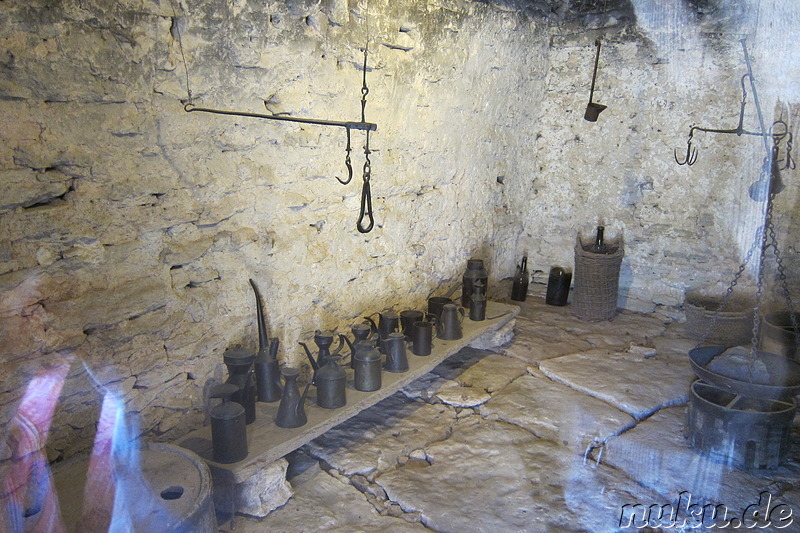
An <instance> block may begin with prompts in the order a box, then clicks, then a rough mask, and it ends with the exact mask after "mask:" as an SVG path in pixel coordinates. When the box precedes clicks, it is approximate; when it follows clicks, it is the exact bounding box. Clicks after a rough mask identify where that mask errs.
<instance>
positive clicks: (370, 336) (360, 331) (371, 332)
mask: <svg viewBox="0 0 800 533" xmlns="http://www.w3.org/2000/svg"><path fill="white" fill-rule="evenodd" d="M350 331H352V332H353V341H352V342H351V341H350V339H348V338H347V336H346V335H344V334H342V333H340V334H339V338H340V339H341V340H342V341H344V342H345V343H347V346H348V347H349V348H350V368H355V356H356V346H358V343H359V342H367V343H370V344H372V345H373V346H374V345H375V343H376V342H377V328H373V327H372V325H371V324H370V323H369V322H366V321H365V322H361V323H360V324H356V325H354V326H353V327H351V328H350Z"/></svg>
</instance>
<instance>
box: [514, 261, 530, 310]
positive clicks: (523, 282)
mask: <svg viewBox="0 0 800 533" xmlns="http://www.w3.org/2000/svg"><path fill="white" fill-rule="evenodd" d="M529 281H530V276H529V275H528V256H527V255H523V256H522V263H520V264H519V265H517V273H516V274H515V275H514V282H513V284H512V285H511V299H512V300H514V301H517V302H524V301H525V297H526V296H527V295H528V282H529Z"/></svg>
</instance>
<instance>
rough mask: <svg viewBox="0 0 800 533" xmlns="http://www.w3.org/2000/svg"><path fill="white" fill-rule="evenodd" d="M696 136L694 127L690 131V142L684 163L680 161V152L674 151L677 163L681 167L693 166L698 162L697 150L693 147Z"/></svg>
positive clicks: (688, 142)
mask: <svg viewBox="0 0 800 533" xmlns="http://www.w3.org/2000/svg"><path fill="white" fill-rule="evenodd" d="M693 136H694V126H692V127H691V129H690V130H689V140H688V141H686V157H684V159H683V161H679V160H678V151H677V150H674V154H673V155H674V157H675V162H676V163H678V164H679V165H689V166H692V165H694V164H695V163H696V162H697V148H695V147H693V146H692V137H693Z"/></svg>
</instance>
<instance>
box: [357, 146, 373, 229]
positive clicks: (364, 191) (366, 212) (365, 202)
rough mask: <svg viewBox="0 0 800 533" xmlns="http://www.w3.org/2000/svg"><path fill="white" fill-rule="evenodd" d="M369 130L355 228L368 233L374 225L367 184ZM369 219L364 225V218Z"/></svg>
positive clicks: (370, 172)
mask: <svg viewBox="0 0 800 533" xmlns="http://www.w3.org/2000/svg"><path fill="white" fill-rule="evenodd" d="M370 153H371V152H370V149H369V131H367V143H366V144H365V145H364V176H363V181H364V184H363V186H362V187H361V212H360V213H359V215H358V222H357V223H356V228H357V229H358V232H359V233H369V232H370V231H372V228H373V227H374V226H375V218H374V216H373V214H372V189H371V188H370V185H369V179H370V177H371V174H372V169H371V164H372V163H371V162H370V160H369V154H370ZM365 217H366V218H368V219H369V224H368V225H366V226H365V225H364V218H365Z"/></svg>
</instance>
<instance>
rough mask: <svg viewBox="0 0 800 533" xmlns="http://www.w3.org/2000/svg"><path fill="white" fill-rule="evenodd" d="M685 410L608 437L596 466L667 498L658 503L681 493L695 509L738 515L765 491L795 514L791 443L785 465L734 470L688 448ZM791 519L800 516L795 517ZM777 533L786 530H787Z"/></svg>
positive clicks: (798, 473) (799, 469)
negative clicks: (717, 506) (711, 506)
mask: <svg viewBox="0 0 800 533" xmlns="http://www.w3.org/2000/svg"><path fill="white" fill-rule="evenodd" d="M686 409H687V408H686V407H672V408H668V409H662V410H661V411H659V412H658V413H656V414H655V415H653V416H652V417H650V418H648V419H647V420H645V421H643V422H640V423H639V424H638V425H637V426H636V427H635V428H633V429H631V430H630V431H627V432H625V433H623V434H621V435H619V436H616V437H612V438H611V439H609V441H608V442H607V444H606V449H605V451H604V453H603V456H602V461H603V462H604V463H607V464H609V465H611V466H613V467H615V468H619V469H621V470H624V471H625V472H627V473H628V475H629V476H631V477H633V478H635V479H637V480H639V481H640V482H641V483H642V484H644V485H646V486H648V487H650V488H651V489H653V490H655V491H657V492H659V493H661V494H662V495H663V496H665V497H666V498H667V499H666V500H665V501H663V502H661V503H664V504H666V503H669V502H671V501H675V502H677V499H678V495H679V494H680V493H681V492H682V491H687V492H688V493H689V494H691V495H692V498H693V499H694V500H693V501H694V502H701V505H704V504H706V503H721V504H723V505H725V506H726V507H727V508H728V509H736V510H741V509H744V508H746V507H747V506H749V505H751V504H754V503H758V500H759V495H760V493H761V492H762V491H765V490H766V491H770V493H771V494H772V495H773V498H774V499H775V501H776V502H777V501H782V502H785V503H788V504H789V505H790V506H791V507H792V509H793V510H794V512H795V513H797V512H798V511H800V456H799V455H800V453H799V452H798V447H797V443H795V446H794V448H793V450H794V452H793V454H791V457H790V458H789V460H788V461H787V462H786V464H785V465H783V466H781V467H779V468H777V469H774V470H760V471H755V472H745V471H742V470H737V469H734V468H731V467H728V466H725V465H723V464H721V463H718V462H715V461H712V460H710V459H708V458H707V457H705V456H703V455H701V454H699V453H697V452H696V451H695V450H693V449H691V448H690V447H689V445H688V443H687V441H686V439H685V438H684V430H685V426H686ZM795 439H797V437H796V436H795ZM662 499H664V498H662ZM640 501H641V500H640ZM649 503H657V502H649ZM649 503H648V504H649ZM739 514H740V513H739ZM797 520H800V517H796V521H797ZM761 530H762V531H763V529H761ZM798 530H800V522H798V523H797V524H796V525H795V529H794V531H798ZM776 531H777V530H776ZM783 531H792V528H788V529H783Z"/></svg>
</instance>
